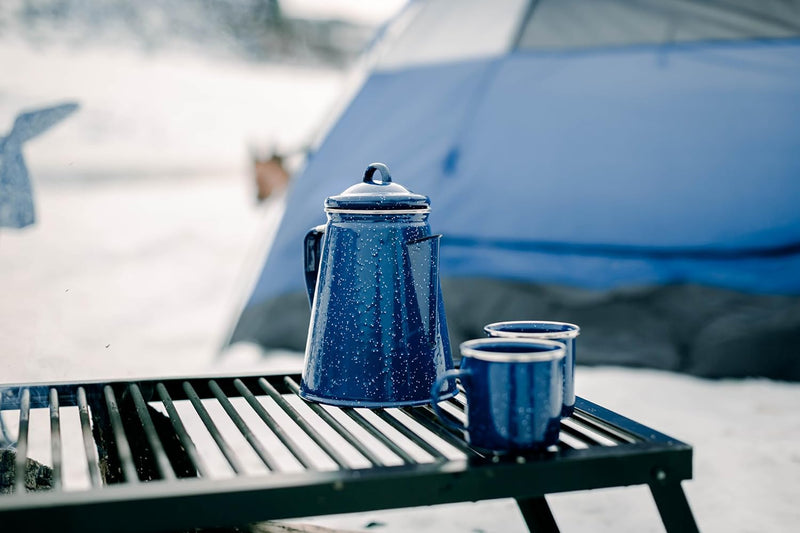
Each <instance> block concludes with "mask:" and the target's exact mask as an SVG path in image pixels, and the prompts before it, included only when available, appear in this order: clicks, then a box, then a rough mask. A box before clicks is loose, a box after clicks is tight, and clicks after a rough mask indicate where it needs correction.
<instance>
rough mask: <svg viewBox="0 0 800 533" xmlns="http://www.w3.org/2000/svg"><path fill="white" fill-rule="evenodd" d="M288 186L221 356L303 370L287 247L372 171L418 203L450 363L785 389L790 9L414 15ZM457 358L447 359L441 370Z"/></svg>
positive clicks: (789, 283) (655, 4)
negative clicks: (518, 359) (436, 239)
mask: <svg viewBox="0 0 800 533" xmlns="http://www.w3.org/2000/svg"><path fill="white" fill-rule="evenodd" d="M372 55H373V57H374V58H375V59H374V61H373V63H372V66H371V68H370V70H369V71H368V75H366V76H365V77H364V80H363V82H362V83H361V85H360V86H359V88H358V90H357V91H356V94H355V96H354V97H353V98H352V100H350V102H349V104H348V105H347V106H346V107H345V108H344V109H343V111H342V113H341V114H340V115H339V118H338V120H337V121H336V122H335V123H334V125H333V126H332V127H331V128H330V129H329V130H328V131H327V134H326V135H325V136H324V137H323V140H322V141H321V143H320V144H319V145H318V146H317V148H316V150H315V151H314V152H313V153H312V155H311V156H310V157H309V160H308V161H307V164H306V165H305V167H304V168H303V169H302V171H301V172H299V174H298V175H297V176H296V177H295V178H294V180H293V182H292V184H291V188H290V191H289V194H288V198H287V200H286V210H285V215H284V217H283V220H282V222H281V224H280V228H279V230H278V232H277V235H276V238H275V240H274V243H273V245H272V248H271V250H270V253H269V255H268V258H267V260H266V263H265V264H264V267H263V270H262V272H261V274H260V276H259V278H258V280H257V283H256V284H255V287H254V290H253V291H252V294H251V296H250V298H249V301H248V302H247V305H246V306H245V308H244V311H243V312H242V315H241V317H240V319H239V321H238V323H237V325H236V328H235V330H234V332H233V335H232V339H231V340H232V341H233V342H236V341H240V340H250V341H256V342H259V343H261V344H263V345H264V346H268V347H270V346H272V347H289V348H294V349H302V347H303V344H304V342H305V329H306V327H307V320H308V310H307V302H306V301H305V296H304V293H303V274H302V246H301V242H302V238H303V235H304V234H305V232H306V231H307V230H308V228H310V227H312V226H314V225H316V224H320V223H323V222H324V220H325V216H324V213H323V209H322V204H323V201H324V199H325V198H326V197H327V196H329V195H332V194H336V193H338V192H340V191H342V190H344V189H345V188H347V187H348V186H349V185H351V184H352V183H354V182H355V181H357V180H358V179H359V177H360V175H361V173H362V172H363V169H364V167H365V166H366V165H367V164H368V163H370V162H372V161H382V162H385V163H387V164H388V165H389V167H390V168H391V169H392V173H393V176H394V178H395V180H396V181H398V182H400V183H402V184H403V185H405V186H407V187H409V188H410V189H411V190H413V191H415V192H419V193H423V194H426V195H428V196H430V198H431V203H432V215H431V225H432V227H433V230H434V231H435V232H437V233H443V234H444V238H443V239H442V243H441V272H442V275H443V277H444V287H443V290H444V298H445V302H446V305H447V316H448V321H449V324H450V328H451V331H450V333H451V337H452V338H453V340H454V346H457V342H458V341H460V340H463V339H464V338H466V337H471V336H476V335H480V334H481V332H480V326H481V325H482V324H483V323H486V322H491V321H495V320H502V319H522V318H547V319H556V320H567V321H571V322H577V323H579V324H580V325H581V326H582V328H583V333H582V337H581V343H580V353H579V355H578V362H579V363H581V362H583V363H621V364H633V365H646V366H654V367H658V368H666V369H673V370H683V371H687V372H693V373H697V374H701V375H716V376H719V375H753V374H755V375H767V376H771V377H777V378H786V379H800V362H799V361H800V358H798V357H796V356H797V354H798V353H800V303H799V302H800V298H799V297H798V295H800V209H798V207H797V206H798V205H800V157H798V156H797V154H799V153H800V2H796V1H795V2H778V1H765V2H759V3H751V2H746V1H743V0H735V1H734V0H725V1H723V0H708V1H702V2H693V1H687V0H671V1H656V0H637V1H627V0H591V1H588V0H541V1H538V2H528V1H524V0H502V1H497V2H480V1H460V2H450V1H445V0H440V1H431V2H412V3H411V4H409V6H408V7H407V8H406V9H405V10H404V11H403V12H402V13H401V14H400V15H399V16H398V17H397V19H396V20H394V21H393V22H392V23H391V24H390V25H388V27H387V28H385V30H384V31H383V33H382V35H381V37H380V38H379V39H378V41H377V44H376V46H375V48H374V49H373V51H372ZM456 355H457V354H456Z"/></svg>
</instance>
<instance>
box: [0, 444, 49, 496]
mask: <svg viewBox="0 0 800 533" xmlns="http://www.w3.org/2000/svg"><path fill="white" fill-rule="evenodd" d="M16 461H17V454H16V452H15V451H14V449H13V448H6V449H3V450H0V494H11V493H12V492H14V483H15V481H16V472H17V466H16ZM51 488H53V470H52V469H51V468H50V467H49V466H47V465H43V464H42V463H40V462H38V461H34V460H33V459H30V458H29V459H27V460H26V461H25V489H27V490H28V491H36V490H49V489H51Z"/></svg>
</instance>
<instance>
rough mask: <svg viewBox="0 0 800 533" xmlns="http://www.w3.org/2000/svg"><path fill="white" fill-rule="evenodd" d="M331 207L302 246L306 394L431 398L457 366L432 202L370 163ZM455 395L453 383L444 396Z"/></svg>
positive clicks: (405, 400) (381, 401) (355, 401)
mask: <svg viewBox="0 0 800 533" xmlns="http://www.w3.org/2000/svg"><path fill="white" fill-rule="evenodd" d="M376 173H378V174H379V175H380V181H376V180H375V176H376ZM325 213H327V215H328V222H327V224H326V225H324V226H317V227H316V228H313V229H311V231H309V233H308V234H307V235H306V237H305V243H304V244H305V274H306V284H307V286H308V296H309V301H310V303H311V322H310V324H309V328H308V340H307V342H306V354H305V362H304V369H303V378H302V381H301V384H300V396H301V397H303V398H305V399H307V400H312V401H318V402H322V403H328V404H333V405H346V406H354V407H396V406H401V405H418V404H425V403H429V402H430V401H431V396H430V390H431V387H432V386H433V384H434V382H435V381H436V380H437V378H438V377H439V376H441V375H443V374H444V372H446V371H447V370H449V369H451V368H453V361H452V357H451V354H450V342H449V339H448V336H447V323H446V321H445V316H444V303H443V301H442V292H441V287H440V285H439V239H440V237H441V235H432V234H431V228H430V225H429V224H428V215H429V213H430V200H429V199H428V197H427V196H423V195H420V194H415V193H413V192H411V191H409V190H408V189H406V188H405V187H403V186H402V185H399V184H397V183H394V182H392V177H391V175H390V174H389V169H388V168H387V167H386V165H383V164H381V163H373V164H371V165H369V166H368V167H367V171H366V173H365V174H364V180H363V182H362V183H358V184H356V185H353V186H352V187H350V188H348V189H347V190H345V191H344V192H342V193H341V194H338V195H336V196H331V197H329V198H328V199H326V200H325ZM455 392H456V388H455V383H453V382H452V381H451V382H450V383H448V384H445V385H444V386H443V388H442V391H441V398H440V399H446V398H448V397H451V396H453V395H454V394H455Z"/></svg>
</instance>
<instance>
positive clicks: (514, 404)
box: [431, 338, 566, 453]
mask: <svg viewBox="0 0 800 533" xmlns="http://www.w3.org/2000/svg"><path fill="white" fill-rule="evenodd" d="M565 355H566V348H565V347H564V345H563V344H562V343H560V342H556V341H549V340H538V339H503V338H487V339H473V340H469V341H466V342H463V343H462V344H461V356H462V359H461V367H460V368H459V369H458V370H450V371H448V372H446V373H445V374H444V375H443V376H441V377H440V378H439V379H438V380H437V381H436V383H435V384H434V386H433V388H432V389H431V396H432V397H433V399H434V401H433V409H434V411H435V412H436V414H437V415H438V416H439V418H440V419H441V420H442V422H443V423H444V424H445V425H448V426H450V427H452V428H454V429H457V430H459V431H462V432H464V433H465V434H466V438H467V442H469V443H470V444H471V445H473V446H476V447H480V448H484V449H486V450H491V451H493V452H498V453H503V452H515V451H530V450H541V449H544V448H547V447H548V446H551V445H553V444H555V443H556V442H557V441H558V433H559V426H560V421H561V404H562V401H563V398H562V397H563V387H562V383H563V376H562V369H563V366H562V362H563V360H564V357H565ZM456 378H458V379H459V380H460V381H461V384H462V386H463V387H464V394H465V396H466V398H467V402H466V409H465V413H466V418H467V420H466V424H465V425H463V426H462V425H459V424H458V423H456V422H454V421H453V420H452V419H451V418H449V417H448V416H447V415H445V414H443V413H442V410H441V407H440V406H439V404H438V403H437V402H436V399H437V398H438V397H439V395H440V394H441V390H442V389H445V388H446V387H447V388H449V386H450V384H449V382H452V381H454V380H455V379H456Z"/></svg>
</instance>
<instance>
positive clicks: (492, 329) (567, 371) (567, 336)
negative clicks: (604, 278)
mask: <svg viewBox="0 0 800 533" xmlns="http://www.w3.org/2000/svg"><path fill="white" fill-rule="evenodd" d="M483 331H485V332H486V334H487V335H489V336H490V337H503V338H522V339H547V340H553V341H558V342H563V343H564V346H566V348H567V354H566V357H564V363H563V364H564V405H563V407H562V409H561V416H570V415H571V414H572V412H573V411H574V410H575V338H576V337H577V336H578V335H579V334H580V332H581V328H579V327H578V326H576V325H575V324H569V323H567V322H551V321H547V320H513V321H507V322H495V323H493V324H488V325H486V326H484V328H483Z"/></svg>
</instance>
